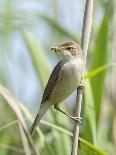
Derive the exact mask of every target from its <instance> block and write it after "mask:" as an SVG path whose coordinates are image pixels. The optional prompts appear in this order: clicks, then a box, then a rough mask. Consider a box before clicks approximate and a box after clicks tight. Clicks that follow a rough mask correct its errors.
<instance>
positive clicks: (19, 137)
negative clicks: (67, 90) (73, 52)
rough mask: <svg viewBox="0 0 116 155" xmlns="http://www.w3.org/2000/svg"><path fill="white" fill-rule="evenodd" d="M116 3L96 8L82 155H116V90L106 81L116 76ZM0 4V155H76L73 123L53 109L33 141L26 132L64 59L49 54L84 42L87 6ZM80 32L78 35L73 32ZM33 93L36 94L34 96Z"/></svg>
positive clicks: (80, 152)
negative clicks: (114, 95) (115, 42)
mask: <svg viewBox="0 0 116 155" xmlns="http://www.w3.org/2000/svg"><path fill="white" fill-rule="evenodd" d="M112 2H113V3H114V1H113V0H112V1H109V0H107V1H105V0H102V1H96V2H95V5H94V16H93V23H94V24H93V29H92V31H94V33H92V36H91V38H92V39H91V40H90V49H89V51H90V52H89V51H88V58H87V62H89V63H87V66H86V70H89V71H88V73H86V74H85V84H86V90H85V93H84V99H83V102H84V103H83V105H84V110H83V111H84V112H83V116H82V117H83V123H82V126H81V128H80V138H79V155H82V154H86V155H90V154H92V155H94V154H96V155H108V154H111V155H114V154H115V152H114V150H115V148H116V146H115V145H116V144H115V141H116V139H115V137H116V136H115V132H112V130H113V126H115V123H114V122H113V121H114V117H115V114H114V115H112V111H113V108H112V104H111V103H112V102H115V101H112V99H111V96H110V95H108V94H110V93H108V92H109V91H110V92H111V90H112V89H111V87H110V85H108V84H107V82H105V81H107V79H108V77H109V75H110V74H111V73H112V72H111V68H115V66H116V63H115V62H112V61H111V55H112V48H111V46H112V38H113V37H111V35H113V32H111V26H112V20H113V19H112V18H111V17H112V16H114V14H115V16H116V11H115V10H113V12H111V8H110V7H112V5H109V4H111V3H112ZM0 3H1V10H0V34H1V35H0V45H1V46H0V118H1V119H0V155H9V154H11V155H16V154H17V155H18V154H19V155H21V154H26V155H29V154H35V155H36V154H37V155H38V154H40V155H55V154H56V155H59V154H60V155H70V152H71V145H72V144H71V136H72V132H71V131H72V129H73V125H72V123H73V122H71V121H70V120H69V119H68V118H66V117H65V116H64V115H62V114H60V113H58V112H55V111H54V110H53V109H52V108H51V109H50V110H49V111H48V112H47V114H46V115H47V117H45V120H47V121H44V120H42V121H41V124H40V128H37V132H36V133H35V134H34V135H33V139H32V137H30V136H29V134H28V132H27V131H26V129H27V125H26V122H27V124H28V126H30V124H31V123H32V121H33V116H32V113H33V111H34V109H37V110H38V104H36V103H38V102H39V103H40V102H41V94H40V93H39V92H41V89H42V92H43V88H44V87H45V85H46V82H47V80H48V78H49V75H50V73H51V70H52V65H54V64H56V62H57V61H58V60H59V57H56V55H55V54H54V53H50V52H49V53H47V52H46V51H48V50H49V49H50V47H51V45H53V44H56V43H57V44H58V43H59V42H62V41H64V40H69V39H70V40H74V41H78V40H81V39H80V38H81V33H80V32H79V31H80V30H79V27H81V26H82V17H81V21H80V22H79V24H80V25H78V27H76V26H77V25H76V24H77V23H76V20H77V18H78V16H77V14H78V12H77V11H78V10H77V8H76V9H74V8H75V7H76V6H77V5H79V6H80V7H81V9H82V10H84V2H82V1H78V2H74V4H72V3H71V2H70V0H69V3H67V4H66V3H65V1H64V0H63V1H62V2H61V1H60V0H57V1H51V0H48V1H38V2H37V1H29V2H28V1H26V0H22V1H19V0H16V1H14V0H11V1H9V0H5V1H0ZM64 3H65V8H64ZM68 8H71V10H72V12H70V11H68ZM113 9H115V7H114V8H113ZM75 10H76V11H75ZM63 11H64V14H62V15H61V13H63ZM67 11H68V12H67ZM72 13H73V15H72ZM79 13H80V14H81V12H79ZM67 14H68V16H69V15H70V20H67V19H68V18H67V17H68V16H67ZM80 14H79V15H80ZM63 17H65V18H64V19H62V18H63ZM96 17H97V18H96ZM61 19H62V20H61ZM79 20H80V19H79ZM73 21H75V22H74V23H72V22H73ZM68 23H70V24H69V25H68ZM70 27H71V28H70ZM75 27H76V30H77V32H75V30H74V31H73V29H75ZM19 51H20V52H19ZM53 60H54V61H53ZM32 75H34V77H33V76H32ZM110 82H111V81H110ZM110 82H109V83H110ZM33 85H35V87H34V86H33ZM36 85H37V87H38V85H39V90H38V89H37V87H36ZM6 88H7V89H6ZM34 89H35V90H34ZM28 91H29V94H28V95H26V94H27V92H28ZM31 93H32V94H33V93H34V95H33V96H32V97H30V94H31ZM13 94H14V95H13ZM38 98H39V101H38ZM19 100H20V101H21V102H20V101H19ZM30 100H31V102H30ZM71 102H74V101H71ZM27 105H28V106H27ZM61 106H63V108H64V109H65V110H67V111H69V112H71V110H72V109H73V108H72V105H68V108H66V107H65V106H64V104H63V105H61ZM30 107H31V109H30ZM70 109H71V110H70ZM37 110H36V112H37ZM35 115H36V114H35ZM25 121H26V122H25Z"/></svg>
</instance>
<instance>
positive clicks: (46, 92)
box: [41, 60, 65, 104]
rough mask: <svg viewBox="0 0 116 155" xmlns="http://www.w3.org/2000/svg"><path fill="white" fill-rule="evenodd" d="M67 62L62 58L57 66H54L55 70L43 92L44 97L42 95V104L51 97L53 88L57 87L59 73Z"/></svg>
mask: <svg viewBox="0 0 116 155" xmlns="http://www.w3.org/2000/svg"><path fill="white" fill-rule="evenodd" d="M64 64H65V61H64V60H61V61H60V62H59V63H58V64H57V65H56V67H55V68H54V70H53V71H52V73H51V75H50V78H49V80H48V83H47V85H46V87H45V90H44V93H43V97H42V101H41V104H42V103H44V102H45V101H46V100H48V99H49V97H50V94H51V92H52V90H53V88H54V87H55V85H56V83H57V80H58V75H59V72H60V69H61V67H62V66H63V65H64Z"/></svg>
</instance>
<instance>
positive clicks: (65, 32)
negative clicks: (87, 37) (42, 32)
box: [38, 13, 78, 42]
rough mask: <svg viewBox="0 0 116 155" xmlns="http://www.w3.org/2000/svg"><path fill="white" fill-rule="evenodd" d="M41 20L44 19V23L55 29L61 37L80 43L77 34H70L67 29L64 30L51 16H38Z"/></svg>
mask: <svg viewBox="0 0 116 155" xmlns="http://www.w3.org/2000/svg"><path fill="white" fill-rule="evenodd" d="M38 16H39V17H40V18H42V19H43V20H44V21H46V22H47V24H48V25H50V26H51V27H52V28H53V29H55V30H57V31H58V33H60V34H61V35H64V36H66V37H69V38H71V39H72V40H74V41H76V42H78V39H77V37H76V36H75V34H72V33H70V32H69V31H68V30H66V29H65V28H63V27H62V26H61V25H60V24H59V23H58V22H57V21H56V20H54V19H52V18H51V17H49V16H46V15H44V14H40V13H39V15H38Z"/></svg>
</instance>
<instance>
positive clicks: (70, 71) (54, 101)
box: [30, 41, 85, 134]
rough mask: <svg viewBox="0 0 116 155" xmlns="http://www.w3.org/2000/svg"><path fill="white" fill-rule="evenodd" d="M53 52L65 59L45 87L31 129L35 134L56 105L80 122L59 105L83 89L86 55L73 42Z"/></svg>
mask: <svg viewBox="0 0 116 155" xmlns="http://www.w3.org/2000/svg"><path fill="white" fill-rule="evenodd" d="M51 50H54V51H55V52H59V53H62V54H63V56H64V58H63V59H62V60H61V61H60V62H59V63H58V64H57V65H56V67H55V68H54V70H53V71H52V73H51V75H50V78H49V80H48V83H47V85H46V87H45V90H44V93H43V98H42V101H41V105H40V109H39V112H38V113H37V115H36V118H35V120H34V122H33V124H32V126H31V128H30V133H31V134H33V132H34V131H35V129H36V127H37V125H38V124H39V122H40V120H41V118H42V116H43V115H44V114H45V112H46V111H47V110H48V108H50V107H51V106H53V105H54V108H55V109H56V110H58V111H60V112H62V113H63V114H65V115H67V116H68V117H70V118H71V119H73V120H75V121H77V122H78V123H79V122H80V118H79V117H73V116H70V115H69V114H67V113H66V112H64V111H62V110H61V109H60V108H59V107H58V104H59V103H60V102H61V101H63V100H65V99H66V98H67V97H68V96H69V95H71V94H72V93H73V91H74V90H76V89H77V87H82V85H81V81H82V78H83V74H84V66H85V55H84V52H83V50H82V49H81V47H80V46H79V45H78V44H77V43H76V42H73V41H67V42H65V43H62V44H60V45H59V46H58V47H52V48H51Z"/></svg>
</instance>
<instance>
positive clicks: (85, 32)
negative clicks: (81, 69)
mask: <svg viewBox="0 0 116 155" xmlns="http://www.w3.org/2000/svg"><path fill="white" fill-rule="evenodd" d="M92 12H93V0H86V5H85V11H84V18H83V28H82V38H81V47H82V49H83V51H84V53H85V61H86V56H87V50H88V44H89V38H90V32H91V25H92ZM81 105H82V90H81V89H77V99H76V108H75V110H76V111H75V115H76V116H78V117H80V115H81ZM78 139H79V125H78V124H76V123H75V126H74V131H73V140H72V151H71V155H77V151H78Z"/></svg>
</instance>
